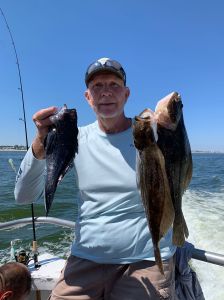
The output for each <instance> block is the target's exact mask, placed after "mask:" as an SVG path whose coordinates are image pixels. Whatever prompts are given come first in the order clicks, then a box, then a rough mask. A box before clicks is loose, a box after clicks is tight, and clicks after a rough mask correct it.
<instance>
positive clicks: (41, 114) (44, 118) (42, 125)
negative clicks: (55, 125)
mask: <svg viewBox="0 0 224 300" xmlns="http://www.w3.org/2000/svg"><path fill="white" fill-rule="evenodd" d="M56 111H57V107H55V106H51V107H48V108H45V109H41V110H39V111H38V112H36V113H35V114H34V115H33V121H34V123H35V125H36V127H37V134H36V137H35V139H34V140H33V143H32V150H33V154H34V156H35V157H36V158H37V159H44V158H45V150H44V140H45V138H46V136H47V134H48V131H49V127H50V126H51V125H52V122H51V120H50V118H49V117H50V116H51V115H53V114H54V113H55V112H56Z"/></svg>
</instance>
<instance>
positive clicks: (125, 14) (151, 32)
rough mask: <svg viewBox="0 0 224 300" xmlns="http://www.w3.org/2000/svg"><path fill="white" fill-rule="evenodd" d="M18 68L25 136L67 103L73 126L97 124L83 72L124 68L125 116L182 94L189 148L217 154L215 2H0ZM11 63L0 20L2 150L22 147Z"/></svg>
mask: <svg viewBox="0 0 224 300" xmlns="http://www.w3.org/2000/svg"><path fill="white" fill-rule="evenodd" d="M0 7H1V9H2V10H3V11H4V14H5V16H6V18H7V21H8V24H9V26H10V29H11V32H12V34H13V38H14V41H15V45H16V49H17V53H18V57H19V63H20V68H21V75H22V83H23V90H24V100H25V108H26V117H27V126H28V139H29V143H31V141H32V139H33V137H34V135H35V126H34V124H33V122H32V115H33V114H34V113H35V112H36V111H37V110H39V109H41V108H45V107H48V106H52V105H54V106H58V107H61V106H62V105H63V104H64V103H66V104H67V105H68V107H70V108H71V107H75V108H76V109H77V112H78V119H79V125H86V124H88V123H90V122H93V121H94V120H95V115H94V113H93V112H92V111H91V109H90V108H89V107H88V104H87V103H86V100H85V98H84V96H83V94H84V91H85V84H84V73H85V71H86V68H87V66H88V65H89V64H90V63H91V62H93V61H94V60H96V59H97V58H100V57H105V56H106V57H111V58H114V59H117V60H118V61H120V62H121V63H122V64H123V67H124V68H125V70H126V73H127V85H128V86H129V87H130V89H131V96H130V98H129V101H128V103H127V106H126V110H125V111H126V115H127V116H134V115H137V114H139V113H140V112H141V111H142V110H143V109H145V108H147V107H149V108H151V109H154V108H155V106H156V103H157V101H158V100H159V99H161V98H162V97H164V96H165V95H167V94H169V93H170V92H172V91H174V90H175V91H177V92H179V93H180V94H181V95H182V100H183V104H184V118H185V125H186V128H187V131H188V135H189V140H190V143H191V147H192V149H193V150H199V149H200V150H217V151H224V38H223V37H224V17H223V12H224V2H223V1H222V0H212V1H211V0H207V1H202V0H196V1H195V0H188V1H184V0H171V1H169V0H113V1H112V0H110V1H107V0H104V1H103V0H82V1H81V0H80V1H78V0H38V1H34V0H19V1H18V0H0ZM18 87H19V77H18V71H17V66H16V59H15V55H14V52H13V47H12V43H11V40H10V36H9V33H8V31H7V28H6V26H5V23H4V19H3V18H2V15H1V14H0V98H1V115H0V145H3V144H4V145H6V144H8V145H15V144H19V145H21V144H23V145H25V135H24V126H23V125H24V124H23V122H22V121H21V120H19V119H20V118H22V117H23V115H22V101H21V94H20V91H19V90H18Z"/></svg>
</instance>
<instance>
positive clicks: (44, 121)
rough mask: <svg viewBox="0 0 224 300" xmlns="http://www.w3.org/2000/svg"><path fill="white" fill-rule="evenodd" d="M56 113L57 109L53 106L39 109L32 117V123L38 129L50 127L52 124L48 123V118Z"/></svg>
mask: <svg viewBox="0 0 224 300" xmlns="http://www.w3.org/2000/svg"><path fill="white" fill-rule="evenodd" d="M56 111H57V107H55V106H51V107H48V108H44V109H41V110H39V111H38V112H36V113H35V114H34V115H33V121H34V123H35V124H36V126H37V127H38V128H43V127H47V126H50V125H51V124H52V122H51V121H50V119H49V117H50V116H51V115H53V114H54V113H55V112H56Z"/></svg>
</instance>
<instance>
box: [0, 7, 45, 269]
mask: <svg viewBox="0 0 224 300" xmlns="http://www.w3.org/2000/svg"><path fill="white" fill-rule="evenodd" d="M0 11H1V14H2V16H3V19H4V21H5V24H6V27H7V29H8V32H9V35H10V38H11V42H12V45H13V49H14V53H15V57H16V65H17V70H18V74H19V84H20V87H19V90H20V92H21V99H22V109H23V119H20V120H22V121H23V123H24V130H25V138H26V150H27V151H28V149H29V144H28V134H27V126H26V111H25V102H24V96H23V84H22V76H21V72H20V65H19V58H18V55H17V51H16V46H15V43H14V39H13V36H12V33H11V30H10V28H9V25H8V22H7V20H6V17H5V15H4V13H3V11H2V9H1V7H0ZM31 214H32V225H33V248H32V250H33V260H34V265H35V268H38V267H39V266H40V265H39V263H38V252H37V240H36V229H35V217H34V206H33V203H32V204H31Z"/></svg>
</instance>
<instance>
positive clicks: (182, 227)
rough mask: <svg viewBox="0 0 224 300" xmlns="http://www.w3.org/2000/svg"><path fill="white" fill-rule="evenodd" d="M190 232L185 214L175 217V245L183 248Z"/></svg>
mask: <svg viewBox="0 0 224 300" xmlns="http://www.w3.org/2000/svg"><path fill="white" fill-rule="evenodd" d="M188 236H189V231H188V228H187V224H186V221H185V219H184V216H183V213H182V212H181V214H180V215H179V216H175V219H174V223H173V244H174V245H176V246H179V247H181V246H183V244H184V242H185V238H188Z"/></svg>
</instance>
